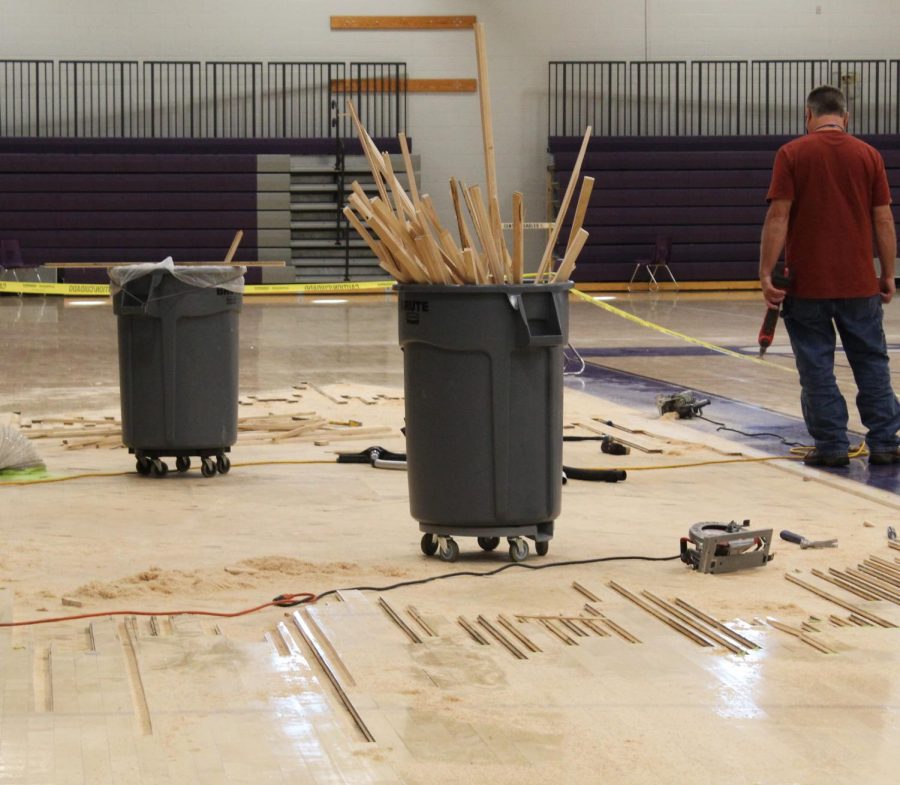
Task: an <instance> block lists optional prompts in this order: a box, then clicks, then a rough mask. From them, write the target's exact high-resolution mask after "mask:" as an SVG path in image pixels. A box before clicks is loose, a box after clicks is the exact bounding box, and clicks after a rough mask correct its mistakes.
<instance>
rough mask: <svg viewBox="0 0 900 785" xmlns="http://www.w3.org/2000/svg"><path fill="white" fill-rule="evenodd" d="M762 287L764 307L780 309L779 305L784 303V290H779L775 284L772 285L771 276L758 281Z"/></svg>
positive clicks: (785, 293)
mask: <svg viewBox="0 0 900 785" xmlns="http://www.w3.org/2000/svg"><path fill="white" fill-rule="evenodd" d="M759 282H760V284H761V285H762V293H763V297H764V298H765V301H766V305H768V306H769V308H773V309H778V308H780V307H781V303H782V302H783V301H784V298H785V295H787V290H786V289H779V288H778V287H777V286H775V284H773V283H772V276H770V275H767V276H764V277H763V278H760V280H759Z"/></svg>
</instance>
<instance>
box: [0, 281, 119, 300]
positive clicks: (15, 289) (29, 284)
mask: <svg viewBox="0 0 900 785" xmlns="http://www.w3.org/2000/svg"><path fill="white" fill-rule="evenodd" d="M0 292H8V293H10V294H57V295H63V296H67V297H73V296H74V297H108V296H109V284H106V283H40V282H39V281H0Z"/></svg>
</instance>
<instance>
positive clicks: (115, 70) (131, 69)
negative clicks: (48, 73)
mask: <svg viewBox="0 0 900 785" xmlns="http://www.w3.org/2000/svg"><path fill="white" fill-rule="evenodd" d="M139 77H140V67H139V64H138V63H137V61H135V60H127V61H126V60H116V61H109V60H61V61H60V62H59V66H58V69H57V84H56V95H57V98H58V103H57V115H56V124H55V125H56V130H57V135H58V136H78V137H85V136H90V137H95V136H96V137H110V136H117V137H125V136H137V135H139V134H138V129H139V128H140V99H139V91H140V78H139Z"/></svg>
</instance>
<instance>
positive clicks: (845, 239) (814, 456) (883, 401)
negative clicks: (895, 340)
mask: <svg viewBox="0 0 900 785" xmlns="http://www.w3.org/2000/svg"><path fill="white" fill-rule="evenodd" d="M847 119H848V114H847V105H846V101H845V99H844V95H843V93H841V91H840V90H838V89H837V88H834V87H827V86H826V87H817V88H816V89H815V90H813V91H812V92H811V93H810V94H809V97H808V98H807V101H806V130H807V135H806V136H802V137H799V138H798V139H794V140H793V141H791V142H788V143H787V144H786V145H784V146H783V147H782V148H781V149H780V150H779V151H778V154H777V155H776V157H775V166H774V168H773V170H772V182H771V185H770V186H769V193H768V195H767V197H766V198H767V200H768V202H769V210H768V212H767V213H766V220H765V224H764V225H763V231H762V239H761V241H760V256H759V280H760V283H761V284H762V290H763V296H764V297H765V299H766V303H767V305H768V306H769V307H770V308H778V307H779V306H782V313H783V315H784V324H785V328H786V329H787V332H788V335H789V337H790V339H791V346H792V347H793V350H794V358H795V361H796V363H797V370H798V372H799V374H800V386H801V396H800V402H801V407H802V409H803V419H804V420H805V422H806V427H807V429H808V430H809V433H810V435H811V436H812V437H813V439H814V440H815V448H814V449H813V450H812V451H811V452H810V453H809V454H808V455H807V456H806V457H805V458H804V462H805V463H806V464H808V465H811V466H847V465H848V464H849V462H850V461H849V458H848V455H847V452H848V449H849V446H850V442H849V439H848V436H847V419H848V413H847V404H846V402H845V400H844V398H843V396H842V395H841V392H840V390H839V389H838V386H837V382H836V380H835V378H834V352H835V328H837V332H838V333H839V334H840V336H841V343H842V344H843V347H844V351H845V352H846V355H847V360H848V361H849V363H850V367H851V368H852V370H853V377H854V379H855V380H856V386H857V388H858V394H857V397H856V405H857V408H858V409H859V416H860V419H861V420H862V422H863V425H864V426H865V427H866V429H867V434H866V444H867V446H868V448H869V463H870V464H871V465H886V464H894V463H900V448H898V444H900V441H898V438H897V431H898V429H900V402H898V401H897V397H896V395H895V394H894V390H893V388H892V386H891V376H890V369H889V366H888V353H887V344H886V341H885V337H884V329H883V326H882V323H883V311H882V307H883V305H886V304H887V303H889V302H890V301H891V299H892V298H893V296H894V292H895V286H894V259H895V256H896V253H897V237H896V233H895V231H894V217H893V214H892V213H891V207H890V203H891V194H890V189H889V187H888V182H887V175H886V174H885V170H884V161H883V160H882V158H881V155H880V154H879V153H878V151H877V150H875V149H874V148H872V147H870V146H869V145H867V144H865V143H864V142H862V141H860V140H859V139H856V138H855V137H853V136H851V135H850V134H849V133H847ZM873 232H874V236H875V242H876V245H877V251H878V257H879V259H880V261H881V272H880V275H876V273H875V267H874V264H873V253H872V251H873V248H872V236H873ZM782 248H784V249H785V265H786V267H787V268H788V269H789V271H790V274H791V276H792V279H793V281H792V283H791V286H790V287H789V289H788V290H787V291H785V290H783V289H779V288H777V287H776V286H774V285H773V284H772V271H773V270H774V268H775V265H776V263H777V261H778V257H779V256H780V255H781V251H782Z"/></svg>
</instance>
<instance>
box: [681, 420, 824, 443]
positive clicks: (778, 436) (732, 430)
mask: <svg viewBox="0 0 900 785" xmlns="http://www.w3.org/2000/svg"><path fill="white" fill-rule="evenodd" d="M694 416H695V417H696V418H697V419H698V420H703V421H704V422H708V423H711V424H712V425H715V426H717V428H716V430H717V431H729V432H730V433H736V434H739V435H740V436H747V437H749V438H757V437H759V438H762V437H765V436H768V437H770V438H772V439H778V441H780V442H781V443H782V444H784V445H785V446H786V447H804V446H806V445H804V444H802V443H800V442H791V441H788V440H787V439H785V438H784V436H782V435H781V434H778V433H769V432H768V431H761V432H759V433H748V432H747V431H741V430H739V429H737V428H732V427H731V426H728V425H725V423H722V422H717V421H716V420H711V419H709V417H705V416H704V415H702V414H695V415H694Z"/></svg>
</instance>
